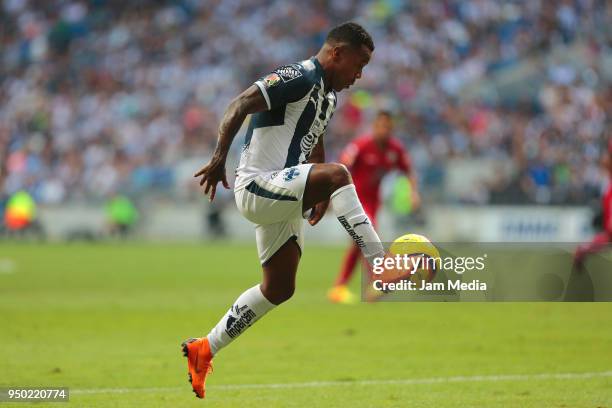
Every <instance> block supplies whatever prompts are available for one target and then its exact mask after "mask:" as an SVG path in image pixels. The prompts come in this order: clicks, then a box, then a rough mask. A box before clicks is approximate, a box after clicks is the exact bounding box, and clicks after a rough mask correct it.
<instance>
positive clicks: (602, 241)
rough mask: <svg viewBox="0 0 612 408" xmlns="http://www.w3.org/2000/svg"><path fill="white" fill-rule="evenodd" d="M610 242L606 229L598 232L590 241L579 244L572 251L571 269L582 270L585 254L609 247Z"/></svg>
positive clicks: (611, 241) (611, 242)
mask: <svg viewBox="0 0 612 408" xmlns="http://www.w3.org/2000/svg"><path fill="white" fill-rule="evenodd" d="M610 244H612V235H611V234H609V233H608V232H606V231H603V232H600V233H599V234H597V235H595V236H594V237H593V239H592V240H591V242H588V243H586V244H582V245H580V246H579V247H578V248H576V252H575V253H574V265H573V270H575V271H576V272H583V270H584V262H585V260H586V258H587V256H589V255H592V254H596V253H598V252H601V251H603V250H605V249H606V248H609V246H610Z"/></svg>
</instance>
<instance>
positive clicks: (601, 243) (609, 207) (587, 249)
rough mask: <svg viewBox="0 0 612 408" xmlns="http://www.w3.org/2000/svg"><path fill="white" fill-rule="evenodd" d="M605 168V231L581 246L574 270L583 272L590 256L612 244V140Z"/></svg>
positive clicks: (603, 205) (609, 144) (576, 256)
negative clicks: (606, 184)
mask: <svg viewBox="0 0 612 408" xmlns="http://www.w3.org/2000/svg"><path fill="white" fill-rule="evenodd" d="M604 166H605V167H606V168H607V169H608V172H609V175H610V181H609V183H608V189H607V190H606V193H605V194H604V196H603V199H602V201H601V205H602V215H603V217H602V219H603V223H602V227H603V231H601V232H600V233H598V234H596V235H595V236H594V237H593V239H592V240H591V242H589V243H586V244H583V245H580V246H579V247H578V248H577V249H576V253H575V254H574V270H576V271H578V272H582V270H583V268H584V261H585V259H586V257H587V255H589V254H594V253H597V252H600V251H603V250H605V249H607V248H610V247H611V246H610V245H611V244H612V139H610V141H609V142H608V154H607V156H606V157H604Z"/></svg>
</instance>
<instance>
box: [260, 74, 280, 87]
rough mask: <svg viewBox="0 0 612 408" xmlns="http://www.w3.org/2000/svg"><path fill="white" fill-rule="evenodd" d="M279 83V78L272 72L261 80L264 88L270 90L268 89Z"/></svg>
mask: <svg viewBox="0 0 612 408" xmlns="http://www.w3.org/2000/svg"><path fill="white" fill-rule="evenodd" d="M280 81H281V77H280V76H279V75H278V74H277V73H276V72H273V73H271V74H269V75H267V76H266V77H265V78H264V79H263V83H264V85H265V86H266V88H270V87H272V86H274V85H276V84H278V83H279V82H280Z"/></svg>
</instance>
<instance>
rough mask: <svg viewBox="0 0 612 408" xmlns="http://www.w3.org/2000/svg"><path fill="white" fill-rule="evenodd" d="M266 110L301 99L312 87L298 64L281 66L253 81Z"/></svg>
mask: <svg viewBox="0 0 612 408" xmlns="http://www.w3.org/2000/svg"><path fill="white" fill-rule="evenodd" d="M255 85H257V87H258V88H259V90H260V91H261V93H262V94H263V96H264V98H265V100H266V104H267V105H268V110H272V109H274V108H278V107H279V106H282V105H286V104H288V103H291V102H296V101H299V100H300V99H302V98H303V97H304V96H305V95H306V94H307V93H308V91H309V90H310V88H311V87H312V84H311V83H310V81H309V79H308V78H307V76H306V73H305V72H304V69H303V67H302V66H301V65H300V64H291V65H283V66H282V67H278V68H276V69H275V70H274V71H272V72H270V73H269V74H267V75H265V76H263V77H261V78H260V79H258V80H257V81H255Z"/></svg>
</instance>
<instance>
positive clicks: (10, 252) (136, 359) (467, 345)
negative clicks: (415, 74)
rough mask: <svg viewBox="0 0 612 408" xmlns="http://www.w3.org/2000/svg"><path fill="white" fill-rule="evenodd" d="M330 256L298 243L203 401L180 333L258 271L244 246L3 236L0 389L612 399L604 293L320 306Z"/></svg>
mask: <svg viewBox="0 0 612 408" xmlns="http://www.w3.org/2000/svg"><path fill="white" fill-rule="evenodd" d="M341 255H342V248H340V247H322V246H319V247H317V246H314V245H307V248H306V252H305V254H304V258H303V260H302V265H301V268H300V271H299V274H298V285H297V291H296V294H295V296H294V298H293V299H291V300H290V301H289V302H288V303H287V304H285V305H283V306H281V307H279V308H277V309H275V310H274V311H272V312H271V313H270V314H269V315H267V316H266V317H265V318H264V319H263V320H261V321H260V322H258V323H257V324H256V325H255V326H253V328H251V329H250V330H248V331H247V332H246V333H245V334H244V335H243V336H242V337H240V338H239V339H238V340H236V341H235V342H234V343H233V344H231V345H230V346H229V347H228V348H226V349H224V350H222V351H221V352H220V353H219V355H218V356H217V357H216V358H215V372H214V374H213V375H212V376H211V377H210V379H209V381H208V389H207V398H206V400H204V401H201V400H197V399H196V398H194V396H193V393H192V392H191V390H190V384H189V383H188V382H187V370H186V363H185V360H184V358H183V356H182V354H181V352H180V343H181V341H183V340H184V339H185V338H188V337H192V336H202V335H204V334H206V333H207V332H208V330H209V329H210V328H211V327H212V325H214V324H215V323H216V322H217V320H218V319H219V317H220V316H221V315H222V314H223V313H224V312H225V311H226V310H227V308H228V307H229V306H230V304H231V302H232V301H233V300H234V299H235V298H236V297H237V296H238V295H239V294H240V293H241V292H242V291H243V290H244V289H246V288H248V287H250V286H252V285H254V284H255V283H256V282H258V281H259V279H260V273H261V272H260V268H259V265H258V261H257V256H256V252H255V247H254V244H253V245H236V244H231V243H202V244H200V245H196V244H185V245H182V244H181V245H179V244H176V245H165V244H138V243H116V244H88V245H86V244H74V245H59V244H45V245H34V244H10V243H2V244H0V262H1V263H2V265H3V267H2V270H0V346H1V347H0V386H67V387H70V390H71V396H70V403H69V404H68V405H70V406H77V407H179V406H180V407H192V406H193V407H196V406H199V407H240V408H247V407H432V408H434V407H435V408H444V407H521V408H527V407H538V408H541V407H559V408H561V407H567V408H569V407H571V408H578V407H585V408H586V407H588V408H596V407H612V303H590V304H576V303H574V304H562V303H378V304H357V305H355V306H341V305H332V304H329V303H328V302H327V301H326V298H325V293H326V290H327V288H328V287H329V285H330V284H331V282H332V281H333V278H334V276H335V274H336V271H337V268H338V266H339V263H340V259H341ZM563 373H577V374H579V373H586V374H584V375H570V376H567V377H564V376H559V375H557V374H563ZM602 373H603V374H602ZM606 373H607V374H606ZM18 405H19V406H27V404H18ZM60 405H61V404H60ZM7 406H9V405H7ZM11 406H12V405H11ZM15 406H17V405H15ZM34 406H37V407H42V406H50V407H58V406H59V405H58V404H35V405H34Z"/></svg>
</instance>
